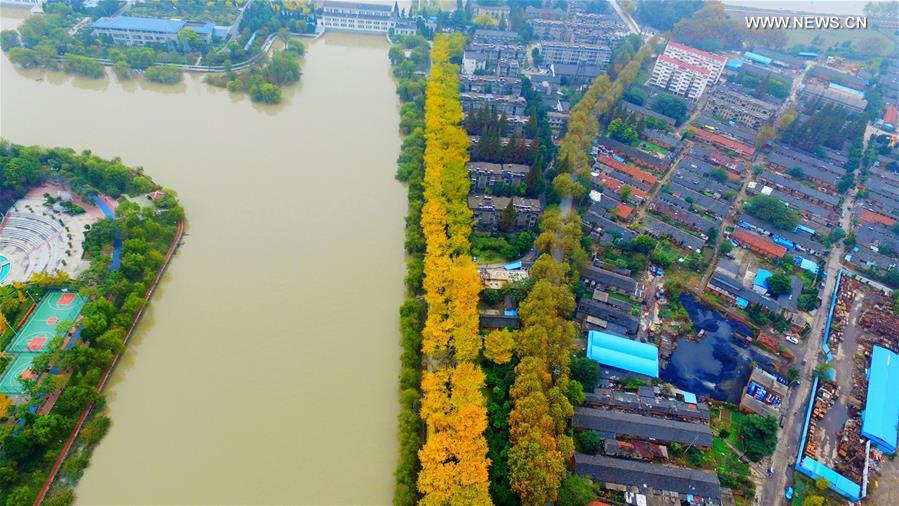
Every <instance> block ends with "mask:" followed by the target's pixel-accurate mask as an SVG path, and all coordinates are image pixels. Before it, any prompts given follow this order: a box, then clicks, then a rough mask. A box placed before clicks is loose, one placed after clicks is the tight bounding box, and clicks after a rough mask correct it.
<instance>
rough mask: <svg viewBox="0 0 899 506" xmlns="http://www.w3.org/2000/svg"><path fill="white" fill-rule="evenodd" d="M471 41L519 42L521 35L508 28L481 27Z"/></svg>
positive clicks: (485, 42) (488, 42) (486, 42)
mask: <svg viewBox="0 0 899 506" xmlns="http://www.w3.org/2000/svg"><path fill="white" fill-rule="evenodd" d="M471 41H472V42H474V43H478V44H518V43H519V42H521V37H519V35H518V33H517V32H511V31H508V30H486V29H480V30H475V31H474V36H473V37H472V38H471Z"/></svg>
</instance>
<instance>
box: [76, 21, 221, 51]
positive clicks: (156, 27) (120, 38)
mask: <svg viewBox="0 0 899 506" xmlns="http://www.w3.org/2000/svg"><path fill="white" fill-rule="evenodd" d="M91 28H92V33H93V34H94V36H108V37H112V40H113V42H115V43H116V44H124V45H128V46H143V45H147V44H169V43H175V42H177V41H178V32H180V31H181V30H183V29H185V28H189V29H191V30H193V31H194V32H196V33H197V35H199V36H200V38H201V39H203V40H204V41H206V42H210V41H211V40H212V32H213V30H214V29H215V26H214V25H213V24H212V23H199V22H193V21H183V20H174V19H157V18H142V17H134V16H114V17H103V18H100V19H98V20H96V21H94V23H93V24H92V25H91Z"/></svg>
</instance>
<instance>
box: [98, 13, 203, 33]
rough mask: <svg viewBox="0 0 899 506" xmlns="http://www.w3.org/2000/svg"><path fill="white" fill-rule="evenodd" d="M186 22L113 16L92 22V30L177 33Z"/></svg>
mask: <svg viewBox="0 0 899 506" xmlns="http://www.w3.org/2000/svg"><path fill="white" fill-rule="evenodd" d="M186 24H187V22H186V21H175V20H171V19H157V18H139V17H134V16H115V17H112V18H108V17H106V18H100V19H98V20H96V21H94V24H93V27H94V28H108V29H112V30H141V31H147V32H160V33H178V31H179V30H181V29H182V28H184V25H186Z"/></svg>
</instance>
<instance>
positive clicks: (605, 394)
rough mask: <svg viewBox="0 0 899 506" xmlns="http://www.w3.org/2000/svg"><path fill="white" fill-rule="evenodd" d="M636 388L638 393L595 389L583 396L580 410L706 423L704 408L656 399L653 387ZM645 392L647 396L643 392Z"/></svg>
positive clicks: (693, 404)
mask: <svg viewBox="0 0 899 506" xmlns="http://www.w3.org/2000/svg"><path fill="white" fill-rule="evenodd" d="M640 388H641V391H640V392H639V393H634V392H623V391H621V390H613V389H608V388H597V389H596V391H595V392H586V393H585V399H584V406H586V407H588V408H597V409H605V410H610V411H623V412H628V413H637V414H641V415H652V416H659V417H662V418H671V419H675V420H681V421H693V422H702V423H709V419H710V412H709V406H708V405H707V404H703V403H698V404H697V403H695V402H686V401H681V400H678V399H672V398H667V397H660V396H658V395H656V393H655V389H654V388H653V387H640ZM645 388H648V390H649V391H651V392H644V391H643V389H645ZM644 394H646V395H644Z"/></svg>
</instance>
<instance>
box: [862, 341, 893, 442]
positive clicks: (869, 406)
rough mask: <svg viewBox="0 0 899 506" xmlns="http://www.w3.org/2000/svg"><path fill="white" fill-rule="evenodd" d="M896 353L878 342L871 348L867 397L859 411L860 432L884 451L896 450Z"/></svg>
mask: <svg viewBox="0 0 899 506" xmlns="http://www.w3.org/2000/svg"><path fill="white" fill-rule="evenodd" d="M897 391H899V354H897V353H895V352H893V351H890V350H888V349H886V348H883V347H881V346H874V348H873V349H872V350H871V368H870V369H869V370H868V400H867V402H866V403H865V412H864V413H863V414H862V436H864V437H866V438H868V439H870V440H871V442H873V443H875V444H876V445H877V446H878V447H879V448H880V449H881V450H883V451H884V452H886V453H896V443H897V437H899V434H897V426H899V395H896V392H897Z"/></svg>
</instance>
